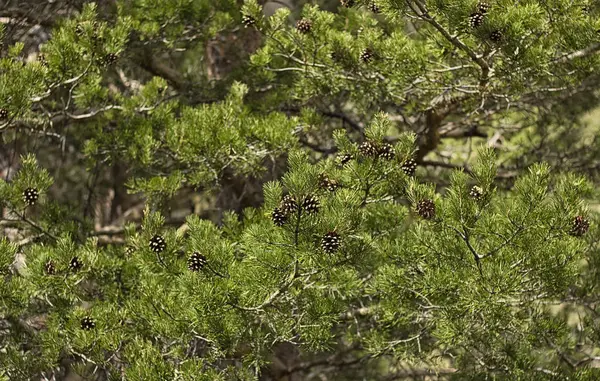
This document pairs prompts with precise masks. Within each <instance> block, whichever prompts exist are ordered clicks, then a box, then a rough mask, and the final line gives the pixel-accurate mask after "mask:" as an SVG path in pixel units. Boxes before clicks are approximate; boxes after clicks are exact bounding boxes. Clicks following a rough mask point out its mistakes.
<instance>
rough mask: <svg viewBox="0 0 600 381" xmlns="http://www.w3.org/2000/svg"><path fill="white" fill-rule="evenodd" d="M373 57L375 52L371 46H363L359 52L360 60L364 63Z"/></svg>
mask: <svg viewBox="0 0 600 381" xmlns="http://www.w3.org/2000/svg"><path fill="white" fill-rule="evenodd" d="M373 57H375V53H374V52H373V50H372V49H371V48H365V49H364V50H363V51H362V52H361V53H360V60H361V61H362V62H364V63H369V62H371V61H372V60H373Z"/></svg>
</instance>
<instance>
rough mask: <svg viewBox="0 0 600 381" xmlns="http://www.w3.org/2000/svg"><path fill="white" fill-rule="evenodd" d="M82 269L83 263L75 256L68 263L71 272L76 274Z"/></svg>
mask: <svg viewBox="0 0 600 381" xmlns="http://www.w3.org/2000/svg"><path fill="white" fill-rule="evenodd" d="M82 267H83V262H81V261H80V260H79V258H78V257H77V256H75V257H73V258H71V262H69V269H70V270H71V271H73V272H77V271H79V270H81V268H82Z"/></svg>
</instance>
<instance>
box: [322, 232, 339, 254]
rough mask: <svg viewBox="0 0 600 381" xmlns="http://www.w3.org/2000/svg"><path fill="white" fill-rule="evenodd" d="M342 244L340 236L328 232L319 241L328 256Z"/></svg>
mask: <svg viewBox="0 0 600 381" xmlns="http://www.w3.org/2000/svg"><path fill="white" fill-rule="evenodd" d="M341 243H342V239H341V238H340V235H339V234H338V233H336V232H329V233H327V234H325V235H324V236H323V238H322V239H321V248H322V249H323V251H324V252H326V253H328V254H333V253H335V252H336V251H337V250H338V249H339V248H340V245H341Z"/></svg>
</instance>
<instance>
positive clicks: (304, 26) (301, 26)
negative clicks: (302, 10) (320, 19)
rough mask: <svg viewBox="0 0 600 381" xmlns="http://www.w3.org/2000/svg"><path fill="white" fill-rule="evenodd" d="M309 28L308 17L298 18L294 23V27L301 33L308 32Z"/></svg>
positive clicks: (310, 25)
mask: <svg viewBox="0 0 600 381" xmlns="http://www.w3.org/2000/svg"><path fill="white" fill-rule="evenodd" d="M311 28H312V21H310V20H309V19H302V20H298V22H297V23H296V29H297V30H298V32H300V33H302V34H307V33H310V29H311Z"/></svg>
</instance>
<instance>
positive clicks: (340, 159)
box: [337, 153, 354, 167]
mask: <svg viewBox="0 0 600 381" xmlns="http://www.w3.org/2000/svg"><path fill="white" fill-rule="evenodd" d="M353 158H354V157H353V156H352V155H350V154H349V153H344V154H342V155H341V156H339V157H338V158H337V161H338V165H339V166H342V167H343V166H344V165H346V164H348V163H349V162H350V160H352V159H353Z"/></svg>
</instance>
